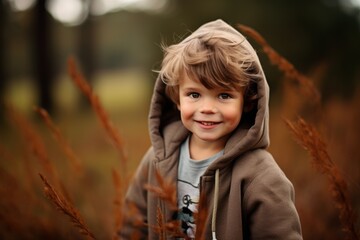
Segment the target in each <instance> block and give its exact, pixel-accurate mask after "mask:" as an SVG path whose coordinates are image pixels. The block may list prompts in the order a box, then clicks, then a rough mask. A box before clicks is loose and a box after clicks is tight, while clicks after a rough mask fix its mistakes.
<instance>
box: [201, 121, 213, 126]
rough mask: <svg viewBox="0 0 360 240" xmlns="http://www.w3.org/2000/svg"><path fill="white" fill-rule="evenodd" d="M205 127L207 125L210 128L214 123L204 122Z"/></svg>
mask: <svg viewBox="0 0 360 240" xmlns="http://www.w3.org/2000/svg"><path fill="white" fill-rule="evenodd" d="M202 124H203V125H206V126H210V125H213V124H214V123H212V122H202Z"/></svg>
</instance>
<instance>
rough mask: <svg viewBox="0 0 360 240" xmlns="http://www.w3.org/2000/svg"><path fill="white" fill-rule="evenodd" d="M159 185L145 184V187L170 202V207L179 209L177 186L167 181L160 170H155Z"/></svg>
mask: <svg viewBox="0 0 360 240" xmlns="http://www.w3.org/2000/svg"><path fill="white" fill-rule="evenodd" d="M155 176H156V180H157V182H158V183H159V185H158V186H153V185H150V184H145V189H146V190H148V191H150V192H153V193H155V194H156V195H157V196H158V197H159V198H160V199H162V200H164V201H165V202H166V203H168V204H169V206H170V209H172V210H177V199H176V186H175V184H173V183H172V182H167V181H165V179H164V178H163V177H162V176H161V175H160V173H159V172H158V171H156V172H155Z"/></svg>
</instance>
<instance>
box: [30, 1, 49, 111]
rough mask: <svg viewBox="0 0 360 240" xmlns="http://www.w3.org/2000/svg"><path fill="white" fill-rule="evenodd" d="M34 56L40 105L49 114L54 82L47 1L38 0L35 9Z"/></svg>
mask: <svg viewBox="0 0 360 240" xmlns="http://www.w3.org/2000/svg"><path fill="white" fill-rule="evenodd" d="M34 13H35V14H34V18H35V21H34V56H35V66H34V68H35V76H36V77H35V79H36V83H37V88H38V93H39V105H40V106H41V107H42V108H44V109H46V110H47V111H49V112H52V111H53V110H54V109H53V107H54V100H53V96H52V94H51V91H52V86H53V82H54V67H53V60H52V58H53V57H54V56H53V54H52V48H51V46H52V37H51V31H50V30H51V25H50V24H51V21H50V20H51V18H50V16H49V14H48V12H47V10H46V0H38V1H37V3H36V5H35V9H34Z"/></svg>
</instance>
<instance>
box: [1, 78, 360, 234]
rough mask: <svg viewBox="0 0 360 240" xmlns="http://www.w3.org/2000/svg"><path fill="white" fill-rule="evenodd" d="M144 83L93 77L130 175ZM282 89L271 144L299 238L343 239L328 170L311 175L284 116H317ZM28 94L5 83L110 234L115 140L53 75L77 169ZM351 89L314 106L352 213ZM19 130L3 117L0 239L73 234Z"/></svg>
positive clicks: (355, 128)
mask: <svg viewBox="0 0 360 240" xmlns="http://www.w3.org/2000/svg"><path fill="white" fill-rule="evenodd" d="M120 80H121V81H120ZM144 80H145V81H151V80H147V79H146V77H145V76H144V75H142V74H139V73H137V72H135V73H134V72H121V73H103V74H99V75H98V76H97V78H96V79H95V80H94V82H93V83H92V86H93V87H94V91H95V92H96V94H97V95H98V96H99V99H100V100H101V103H102V104H103V106H104V108H105V110H106V111H107V113H108V115H109V117H110V119H111V120H112V122H113V124H114V126H115V127H116V128H117V129H118V130H119V132H120V134H121V136H122V138H123V139H124V149H126V152H127V157H128V161H127V163H128V167H129V168H128V173H129V174H130V173H131V172H133V171H134V169H135V168H136V166H137V164H138V162H139V161H140V159H141V157H142V155H143V154H144V152H145V151H146V149H147V148H148V147H149V145H150V141H149V137H148V129H147V113H148V104H149V100H150V93H151V90H149V89H148V87H147V86H146V84H145V85H144V84H143V83H144ZM149 85H150V86H151V84H149ZM281 94H282V97H280V99H282V100H281V101H279V102H278V103H276V104H272V105H271V109H270V126H271V128H270V133H271V141H272V142H271V147H270V151H271V152H272V154H273V155H274V157H275V159H276V160H277V162H278V163H279V165H280V166H281V168H282V169H283V170H284V172H285V173H286V174H287V176H288V177H289V179H290V180H291V181H292V182H293V184H294V186H295V191H296V205H297V208H298V211H299V214H300V218H301V221H302V227H303V233H304V239H343V238H344V234H343V232H342V231H341V226H340V222H339V215H338V214H339V213H338V210H337V208H336V206H335V204H334V202H333V201H332V193H331V192H330V191H329V187H328V182H327V179H326V177H325V176H323V175H321V174H319V173H318V172H316V170H315V169H314V168H313V166H312V164H311V161H310V157H309V155H308V153H307V152H306V151H304V150H303V149H302V148H301V147H300V146H299V145H298V144H297V143H295V141H294V138H293V136H292V134H291V133H290V131H289V129H288V128H287V127H286V126H285V124H284V121H283V119H284V118H286V119H294V118H296V116H297V115H299V114H302V113H304V114H305V115H306V116H307V117H308V118H310V119H311V117H314V116H315V113H313V112H311V111H310V113H309V112H307V111H306V109H304V103H303V101H304V100H303V97H302V96H300V95H299V94H297V93H296V92H294V91H293V90H292V89H289V88H288V87H286V86H284V89H283V92H282V93H281ZM35 96H36V93H35V92H34V91H33V87H32V86H31V84H29V83H28V82H26V81H21V83H20V85H14V86H10V88H9V91H7V95H6V97H7V99H8V101H9V102H11V103H12V105H13V106H14V109H16V110H17V111H18V112H19V114H20V115H21V116H23V117H24V119H26V120H27V121H28V122H29V123H30V125H31V126H30V127H29V128H30V129H31V130H32V131H33V132H35V134H36V135H37V136H38V137H39V138H40V139H41V143H42V144H43V145H44V149H45V151H46V155H47V156H48V159H49V160H50V162H51V164H52V165H53V166H54V168H55V169H56V171H57V173H58V176H59V178H60V179H61V181H62V182H63V184H64V187H65V189H66V190H67V192H68V193H69V195H70V197H71V199H72V201H73V204H74V205H75V206H76V207H77V208H78V210H79V211H80V213H81V215H82V216H83V218H84V220H85V222H86V223H87V225H88V226H89V228H90V229H91V230H92V232H93V233H94V234H95V236H96V237H97V238H98V239H110V238H111V236H112V234H113V233H114V225H115V216H114V209H115V205H114V200H115V195H116V191H115V186H114V181H113V178H112V172H113V170H114V169H116V170H119V171H121V168H122V165H121V164H120V156H119V154H118V151H117V149H116V147H114V146H113V145H112V143H111V139H110V138H109V135H108V134H107V133H106V132H105V130H104V129H103V128H102V126H101V123H100V121H99V120H98V118H97V116H96V114H95V112H94V111H93V109H92V108H90V107H89V108H85V109H81V110H80V108H79V105H80V101H79V90H78V89H77V88H76V87H75V86H74V85H73V84H72V83H71V82H70V80H69V79H68V78H66V77H64V78H62V79H60V80H59V82H58V85H57V88H56V89H55V96H56V99H57V100H56V106H57V112H56V113H55V114H54V116H52V117H53V121H54V122H55V124H57V126H58V127H59V129H60V131H61V133H62V135H63V136H64V137H65V138H66V139H67V141H68V143H69V145H70V146H71V148H72V149H73V151H74V153H75V155H76V157H77V158H78V159H79V160H80V162H81V164H82V166H83V170H82V171H78V170H76V169H74V168H73V165H72V163H71V162H70V161H69V159H68V158H67V157H66V156H65V154H64V151H63V150H62V148H61V144H58V143H57V142H56V141H55V140H54V138H53V137H52V133H51V132H50V131H49V129H48V128H47V127H46V126H45V124H44V123H43V122H42V121H41V120H40V118H38V117H34V115H33V114H31V113H33V104H34V99H35ZM359 96H360V94H357V95H356V96H354V98H353V99H351V100H349V101H343V100H339V99H333V100H331V101H329V102H327V103H326V104H325V105H324V106H323V109H322V117H323V121H322V123H323V124H322V125H321V126H319V129H320V130H321V132H322V133H323V136H324V137H325V140H326V142H327V144H328V150H329V153H330V155H331V157H332V159H333V160H334V162H335V163H336V164H337V165H338V166H339V169H340V171H341V173H342V174H343V176H344V178H345V180H346V181H347V183H348V190H349V191H348V193H349V197H350V201H351V204H352V206H353V208H354V210H355V212H356V213H357V214H360V210H359V209H360V206H359V199H360V195H359V192H360V185H359V180H360V159H359V156H360V151H359V148H358V143H359V142H360V138H359V136H360V135H359V133H360V131H359V130H360V129H359V125H358V123H359V122H360V121H359V120H360V110H359V108H358V102H359ZM23 133H24V129H23V128H22V127H21V126H20V125H19V124H18V123H15V122H14V121H13V120H12V119H11V118H10V121H8V120H6V121H5V123H4V125H3V126H2V128H1V135H0V157H1V161H0V170H1V172H0V173H1V174H0V180H1V181H0V193H1V195H2V200H1V201H0V210H1V211H0V222H1V224H0V237H1V238H3V239H19V238H21V239H38V238H39V237H47V238H51V239H67V238H72V239H78V238H79V239H80V238H81V237H80V235H79V234H78V233H77V231H76V229H75V228H74V227H73V226H72V224H71V223H70V221H69V220H68V219H67V218H66V216H64V215H63V214H61V213H59V212H58V211H56V210H55V209H54V208H53V207H52V206H51V203H50V201H49V200H47V199H46V198H45V196H44V193H43V191H42V190H43V183H42V182H41V180H40V178H39V176H38V173H42V174H44V175H45V176H49V172H46V170H44V169H43V166H42V164H41V163H40V162H39V160H38V158H36V157H34V146H33V145H41V144H40V143H34V142H33V140H34V138H33V139H30V141H29V139H25V140H24V139H23V136H22V134H23ZM35 147H36V146H35ZM49 177H50V176H49ZM357 227H358V229H359V224H357Z"/></svg>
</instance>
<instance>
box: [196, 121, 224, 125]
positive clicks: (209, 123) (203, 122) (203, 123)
mask: <svg viewBox="0 0 360 240" xmlns="http://www.w3.org/2000/svg"><path fill="white" fill-rule="evenodd" d="M196 122H198V123H200V124H201V125H204V126H213V125H216V124H219V123H218V122H208V121H196Z"/></svg>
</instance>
